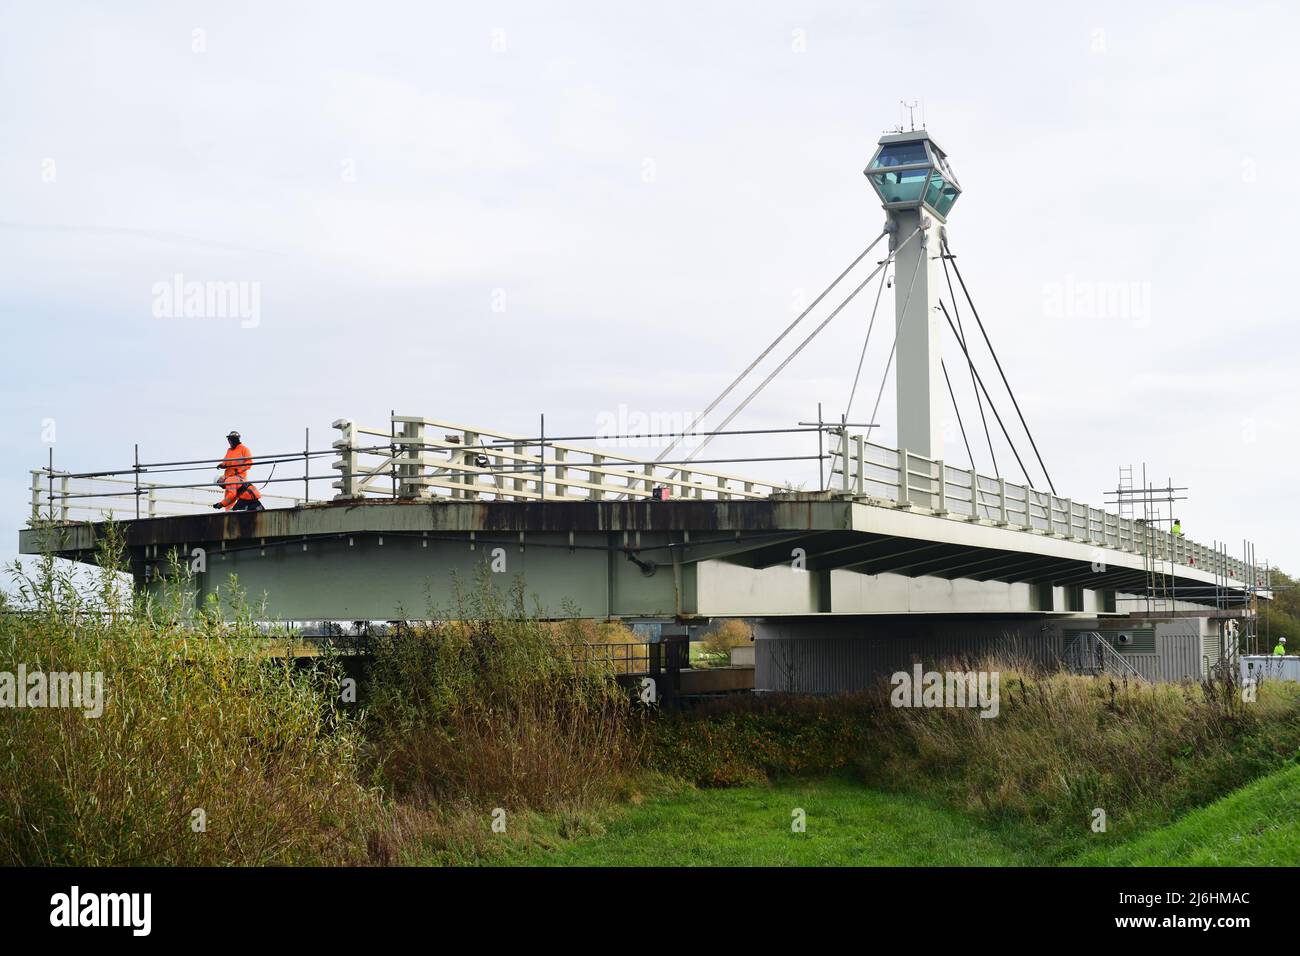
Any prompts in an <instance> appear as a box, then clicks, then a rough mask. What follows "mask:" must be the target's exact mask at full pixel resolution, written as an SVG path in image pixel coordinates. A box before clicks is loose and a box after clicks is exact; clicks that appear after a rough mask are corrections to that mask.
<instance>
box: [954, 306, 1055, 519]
mask: <svg viewBox="0 0 1300 956" xmlns="http://www.w3.org/2000/svg"><path fill="white" fill-rule="evenodd" d="M939 308H940V309H941V310H942V311H943V317H944V318H945V319H947V320H948V328H950V329H952V334H953V338H955V339H957V344H958V345H960V346H961V350H962V352H965V353H966V360H967V361H970V353H969V352H967V351H966V343H965V342H963V341H962V340H961V336H959V335H958V334H957V326H955V325H953V323H952V317H951V316H950V315H949V314H948V307H947V306H946V305H944V304H943V300H942V299H940V300H939ZM972 368H974V366H972ZM975 381H976V382H977V383H978V384H979V387H980V389H981V390H982V391H983V392H984V397H985V398H986V399H988V403H989V410H990V411H991V412H993V417H994V418H996V419H997V422H998V427H999V428H1001V429H1002V437H1003V438H1005V439H1006V440H1007V444H1008V445H1009V446H1010V447H1011V454H1013V455H1015V456H1016V464H1017V465H1019V466H1020V472H1021V474H1023V475H1024V476H1025V483H1026V484H1027V485H1029V487H1030V488H1033V487H1034V480H1033V479H1032V478H1030V477H1029V471H1028V469H1026V468H1025V463H1024V462H1023V461H1021V460H1020V452H1018V451H1016V443H1015V442H1013V441H1012V440H1011V435H1010V434H1009V433H1008V432H1007V426H1006V425H1005V424H1004V423H1003V421H1002V416H1001V415H999V414H998V407H997V406H996V405H994V404H993V397H992V396H991V395H989V390H988V388H986V387H985V385H984V377H983V376H982V375H980V373H979V372H978V371H976V372H975ZM1052 493H1053V494H1055V493H1056V490H1055V489H1053V490H1052Z"/></svg>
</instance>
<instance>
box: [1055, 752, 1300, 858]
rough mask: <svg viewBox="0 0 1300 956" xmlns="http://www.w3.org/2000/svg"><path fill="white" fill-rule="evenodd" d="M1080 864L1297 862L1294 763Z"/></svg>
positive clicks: (1298, 780)
mask: <svg viewBox="0 0 1300 956" xmlns="http://www.w3.org/2000/svg"><path fill="white" fill-rule="evenodd" d="M1073 862H1075V863H1078V864H1081V865H1084V866H1300V765H1296V766H1292V767H1289V768H1288V769H1286V770H1282V771H1279V772H1278V773H1274V774H1270V775H1269V776H1267V777H1263V778H1261V779H1259V780H1256V781H1255V782H1254V783H1251V784H1248V785H1246V786H1245V787H1242V788H1241V789H1240V790H1236V791H1234V792H1233V793H1230V794H1228V796H1226V797H1224V798H1222V799H1221V800H1216V801H1215V802H1214V803H1212V804H1210V805H1209V806H1207V807H1202V808H1200V809H1198V810H1193V811H1192V812H1191V813H1189V814H1187V815H1186V816H1184V817H1182V818H1181V819H1180V820H1178V821H1177V822H1175V823H1173V824H1171V825H1169V826H1167V827H1161V828H1160V829H1158V830H1154V831H1152V832H1150V833H1147V834H1145V835H1143V836H1141V837H1139V838H1137V839H1136V840H1133V841H1131V842H1129V843H1126V844H1123V845H1121V846H1117V847H1107V848H1105V849H1097V850H1093V851H1090V852H1087V853H1084V854H1082V855H1081V856H1079V857H1077V858H1076V859H1075V860H1074V861H1073Z"/></svg>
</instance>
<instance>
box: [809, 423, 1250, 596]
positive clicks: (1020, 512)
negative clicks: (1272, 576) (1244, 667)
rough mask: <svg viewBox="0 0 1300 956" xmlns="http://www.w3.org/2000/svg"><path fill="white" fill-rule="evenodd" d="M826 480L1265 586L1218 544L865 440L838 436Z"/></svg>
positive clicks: (851, 490)
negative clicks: (1200, 541) (1210, 543)
mask: <svg viewBox="0 0 1300 956" xmlns="http://www.w3.org/2000/svg"><path fill="white" fill-rule="evenodd" d="M831 474H832V476H838V482H839V485H840V489H841V491H842V493H844V494H847V495H853V496H855V497H865V498H873V499H875V500H877V501H883V502H888V503H889V504H892V505H893V506H895V507H899V508H907V509H917V510H923V511H928V512H930V513H931V514H934V515H937V516H942V517H946V518H953V519H957V520H962V521H972V522H981V523H989V524H994V525H998V526H1000V527H1007V528H1015V529H1018V530H1021V531H1027V532H1032V533H1037V534H1043V535H1049V536H1053V537H1059V538H1065V539H1068V540H1070V541H1081V542H1084V543H1088V544H1095V545H1097V546H1098V547H1102V548H1111V549H1114V550H1119V551H1127V552H1130V553H1133V554H1143V555H1148V556H1149V557H1150V560H1151V561H1153V562H1165V563H1169V564H1177V565H1182V566H1184V567H1193V568H1201V569H1203V570H1208V571H1211V572H1214V573H1217V574H1221V575H1222V576H1224V577H1225V578H1231V579H1233V580H1237V581H1243V582H1248V583H1249V582H1250V581H1251V579H1254V580H1253V583H1254V585H1255V586H1256V587H1263V586H1264V585H1265V584H1266V583H1267V582H1266V580H1265V577H1266V575H1265V574H1264V573H1263V572H1262V571H1261V570H1260V569H1259V568H1257V567H1252V566H1251V565H1249V564H1248V563H1247V562H1245V561H1244V560H1240V559H1237V558H1233V557H1231V556H1229V555H1228V554H1227V552H1226V550H1224V549H1223V548H1222V547H1220V546H1209V545H1204V544H1198V543H1196V542H1195V541H1192V540H1190V539H1188V538H1186V537H1185V536H1183V535H1175V534H1171V533H1170V532H1168V531H1165V530H1164V529H1162V528H1158V527H1156V526H1154V525H1153V524H1150V523H1148V522H1145V521H1143V520H1142V519H1140V518H1125V517H1121V516H1120V515H1117V514H1113V513H1111V512H1108V511H1106V510H1105V509H1103V508H1093V507H1091V506H1089V505H1087V504H1084V503H1083V502H1079V501H1075V500H1073V499H1072V498H1062V497H1060V496H1058V495H1054V494H1052V493H1051V492H1049V491H1043V490H1040V489H1036V488H1031V487H1029V486H1028V485H1019V484H1015V483H1013V482H1009V481H1007V480H1006V479H1005V478H1002V477H997V478H990V477H988V476H987V475H981V474H978V473H977V472H976V471H975V470H974V469H973V468H954V467H953V466H951V465H949V464H947V463H946V462H944V461H943V460H942V459H936V458H926V457H924V456H922V455H918V454H916V453H914V452H910V451H908V450H906V449H895V448H889V447H886V446H884V445H876V444H873V443H872V442H869V441H866V440H865V439H864V438H863V437H862V436H861V435H849V434H848V432H847V431H841V432H840V434H838V435H837V436H836V442H835V443H834V444H833V446H832V450H831Z"/></svg>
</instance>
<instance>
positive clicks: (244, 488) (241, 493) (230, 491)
mask: <svg viewBox="0 0 1300 956" xmlns="http://www.w3.org/2000/svg"><path fill="white" fill-rule="evenodd" d="M226 441H228V442H229V443H230V448H229V449H227V450H226V454H225V457H223V458H222V459H221V464H220V468H221V478H220V479H219V480H218V481H217V484H218V485H219V486H220V487H221V488H223V489H225V492H226V496H225V497H224V498H222V499H221V500H220V501H219V502H217V503H216V504H215V505H213V506H212V507H214V508H224V509H226V510H227V511H261V510H262V502H261V497H262V493H261V492H260V491H258V490H257V486H256V485H254V484H253V483H252V482H251V481H249V480H248V471H249V469H250V468H252V467H253V453H252V452H251V451H249V450H248V446H247V445H245V444H244V443H243V442H242V441H241V440H240V437H239V432H236V431H232V432H231V433H230V434H229V435H227V436H226Z"/></svg>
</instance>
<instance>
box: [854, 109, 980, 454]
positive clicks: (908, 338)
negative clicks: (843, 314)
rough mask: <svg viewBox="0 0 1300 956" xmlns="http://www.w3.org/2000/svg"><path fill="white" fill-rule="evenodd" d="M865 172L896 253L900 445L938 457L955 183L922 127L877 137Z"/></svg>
mask: <svg viewBox="0 0 1300 956" xmlns="http://www.w3.org/2000/svg"><path fill="white" fill-rule="evenodd" d="M865 173H866V176H867V179H868V180H869V181H870V183H871V186H872V188H874V189H875V190H876V193H877V195H879V196H880V202H881V204H882V205H883V206H884V208H885V214H886V215H887V216H888V217H889V220H888V226H887V228H888V230H889V231H890V240H889V241H890V248H891V251H895V252H896V258H895V261H894V303H895V311H896V317H895V321H896V323H897V325H896V328H897V330H898V337H897V342H898V344H897V358H896V359H895V361H896V373H895V378H896V381H897V389H898V391H897V394H898V447H899V448H906V449H907V450H908V451H910V452H913V453H914V454H917V455H922V456H924V457H926V458H942V457H943V409H944V393H943V372H942V370H941V369H940V367H939V358H940V355H941V350H940V338H939V333H940V331H941V323H942V321H943V318H942V314H941V313H940V311H939V295H940V289H941V287H942V284H943V281H944V276H943V262H942V260H941V259H940V256H941V255H942V253H943V237H944V228H945V223H946V222H947V220H948V213H949V212H951V210H952V207H953V204H954V203H955V202H956V201H957V197H958V196H959V195H960V194H961V187H960V186H959V185H958V184H957V178H956V177H955V176H954V175H953V173H952V169H951V167H949V165H948V158H947V156H946V154H945V153H944V151H943V150H942V149H940V148H939V145H938V144H937V143H936V142H935V141H934V140H933V139H932V138H931V136H930V134H929V133H928V132H926V131H925V130H924V129H920V130H912V131H911V132H907V133H887V134H886V135H884V136H882V137H881V138H880V144H879V146H878V147H877V148H876V153H875V155H874V156H872V157H871V162H870V163H868V164H867V168H866V170H865Z"/></svg>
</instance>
